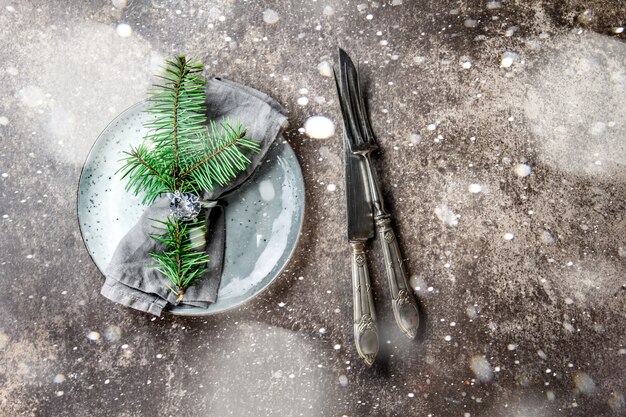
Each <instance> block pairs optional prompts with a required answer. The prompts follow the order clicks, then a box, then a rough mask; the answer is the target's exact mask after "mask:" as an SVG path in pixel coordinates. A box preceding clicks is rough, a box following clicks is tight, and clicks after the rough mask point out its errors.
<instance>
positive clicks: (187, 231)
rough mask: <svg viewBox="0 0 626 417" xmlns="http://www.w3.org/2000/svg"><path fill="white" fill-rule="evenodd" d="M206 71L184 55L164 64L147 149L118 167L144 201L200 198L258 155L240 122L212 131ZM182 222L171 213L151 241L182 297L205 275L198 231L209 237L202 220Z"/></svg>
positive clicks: (151, 110)
mask: <svg viewBox="0 0 626 417" xmlns="http://www.w3.org/2000/svg"><path fill="white" fill-rule="evenodd" d="M203 69H204V67H203V66H202V65H201V64H197V63H194V62H192V61H191V60H188V59H186V58H185V57H184V56H179V57H177V58H176V59H174V60H171V61H170V60H168V61H166V65H165V68H164V71H163V74H162V75H161V76H160V77H159V79H160V80H162V84H160V85H156V86H154V88H153V89H152V90H151V96H150V98H149V101H150V103H151V105H150V107H149V108H148V110H147V111H148V112H149V113H150V114H152V115H153V116H154V117H153V118H152V119H151V120H150V121H149V122H148V123H146V125H145V126H146V127H147V128H148V133H147V134H146V136H145V137H144V144H142V145H141V146H139V147H137V148H136V149H131V151H130V152H127V153H126V155H127V157H125V158H124V159H123V161H124V165H123V166H122V167H121V168H120V169H119V170H118V172H121V173H122V178H128V183H127V184H126V189H127V190H128V191H131V192H132V193H133V194H135V195H139V194H142V193H143V195H144V196H143V203H144V204H152V203H153V202H154V201H155V200H156V198H157V197H159V196H160V195H162V194H163V193H166V192H171V193H175V192H180V193H185V192H193V193H195V194H200V192H202V191H204V190H212V189H214V188H215V186H216V185H220V186H225V185H227V184H228V183H229V182H230V181H232V180H233V179H234V178H235V177H236V176H237V175H238V174H240V173H241V172H243V171H245V169H246V167H247V166H248V165H249V163H250V159H249V158H248V156H247V154H249V153H254V152H258V151H259V150H260V147H259V145H258V144H257V143H256V142H255V141H253V140H251V139H249V138H246V137H245V136H246V130H245V128H244V127H243V126H241V124H239V123H237V124H235V126H234V127H233V125H232V122H230V121H226V122H224V123H222V125H221V126H220V128H218V127H217V124H216V123H215V122H211V123H210V124H209V125H208V126H207V119H206V114H205V113H206V105H205V102H206V95H205V85H206V82H205V80H204V79H203V78H201V77H200V76H199V73H201V72H202V71H203ZM205 216H206V213H205V212H201V213H200V217H199V219H198V220H194V221H189V222H184V221H182V220H180V219H178V218H175V217H173V216H170V217H168V218H167V220H165V221H159V224H160V229H161V232H162V234H157V235H153V236H152V238H153V239H155V240H156V241H158V242H159V243H161V244H162V245H163V247H164V249H163V251H162V252H152V253H150V255H151V257H152V258H153V259H154V260H155V262H156V264H155V268H156V269H157V270H158V271H160V272H161V273H162V274H163V275H165V276H166V277H167V278H168V280H169V284H168V288H170V290H171V291H173V292H174V293H175V294H176V295H177V302H180V301H181V300H182V297H183V294H184V290H185V288H187V287H188V286H190V285H194V284H195V283H196V282H197V281H198V280H199V279H200V278H201V277H202V275H203V273H204V272H205V271H206V265H207V262H208V261H209V259H208V256H207V254H206V253H205V252H204V251H203V250H199V249H200V248H199V246H202V245H203V244H204V243H201V244H199V243H198V242H194V240H195V238H194V234H199V235H200V236H201V237H202V238H204V234H205V233H206V230H205V226H204V223H203V221H202V220H201V219H202V218H203V217H205Z"/></svg>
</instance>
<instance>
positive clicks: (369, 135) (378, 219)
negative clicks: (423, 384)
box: [335, 49, 419, 338]
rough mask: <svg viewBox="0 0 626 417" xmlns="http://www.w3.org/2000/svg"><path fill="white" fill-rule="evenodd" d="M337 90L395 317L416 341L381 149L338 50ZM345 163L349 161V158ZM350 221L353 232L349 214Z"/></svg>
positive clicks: (353, 73) (353, 72) (355, 79)
mask: <svg viewBox="0 0 626 417" xmlns="http://www.w3.org/2000/svg"><path fill="white" fill-rule="evenodd" d="M335 76H336V75H335ZM337 89H338V93H339V101H340V104H341V110H342V115H343V122H344V143H345V145H346V147H347V148H348V149H349V153H351V155H352V156H353V157H358V158H359V159H360V161H361V165H359V166H360V167H361V169H362V172H363V174H362V178H363V180H362V181H361V182H362V183H365V184H366V186H365V188H366V189H367V190H368V192H367V193H366V195H367V196H368V204H370V208H369V209H370V210H371V211H372V212H373V220H374V222H375V224H376V228H377V229H378V240H379V242H380V244H381V246H382V250H383V255H384V258H385V270H386V273H387V279H388V282H389V290H390V293H391V297H392V309H393V313H394V317H395V320H396V323H397V324H398V326H399V327H400V329H401V330H402V331H403V332H404V333H405V334H406V335H407V336H408V337H409V338H414V337H415V336H416V334H417V329H418V327H419V313H418V308H417V302H416V300H415V297H414V296H413V293H412V291H411V289H410V287H409V285H408V281H407V273H406V270H405V269H404V265H403V262H402V254H401V253H400V248H399V246H398V241H397V239H396V235H395V233H394V231H393V228H392V226H391V215H390V214H389V212H387V210H386V209H385V204H384V202H383V198H382V194H381V191H380V185H379V182H378V178H377V176H376V171H375V170H374V169H373V168H372V157H371V153H372V152H373V151H375V150H376V149H378V143H377V141H376V138H375V136H374V133H373V131H372V127H371V123H370V120H369V116H368V114H367V111H366V109H365V103H364V100H363V94H362V92H361V86H360V83H359V75H358V71H357V69H356V67H355V66H354V64H353V63H352V60H351V59H350V57H349V56H348V54H347V53H346V52H345V51H344V50H343V49H339V79H338V80H337ZM346 153H348V151H346ZM346 161H348V159H347V156H346ZM355 167H356V164H355V163H351V164H350V170H355V171H356V168H355ZM347 171H348V166H346V173H347ZM351 175H353V176H355V175H356V173H355V172H352V171H351ZM354 184H356V182H354V181H353V182H352V183H350V184H348V183H346V189H347V190H349V189H350V187H354V186H355V185H354ZM347 195H348V205H349V206H350V204H355V203H354V201H353V202H352V203H350V198H351V195H350V193H348V194H347ZM352 198H353V197H352ZM348 219H349V220H348V223H349V228H350V214H349V215H348ZM359 238H360V242H362V243H363V244H364V243H365V242H366V241H367V240H368V239H369V236H365V234H363V235H359ZM372 311H373V310H372Z"/></svg>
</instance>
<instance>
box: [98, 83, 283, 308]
mask: <svg viewBox="0 0 626 417" xmlns="http://www.w3.org/2000/svg"><path fill="white" fill-rule="evenodd" d="M206 98H207V103H206V106H207V118H208V119H209V120H214V121H216V122H217V123H218V124H219V123H220V122H221V121H226V120H230V121H239V122H241V124H242V125H243V126H244V127H245V128H246V130H247V135H246V136H247V137H249V138H252V139H254V140H256V141H257V142H258V143H259V145H260V147H261V150H260V152H258V153H256V154H254V155H252V156H251V161H252V162H251V163H250V164H249V165H248V167H247V169H246V170H245V171H244V172H242V173H241V174H239V175H238V176H237V178H236V179H235V180H233V181H232V182H231V183H229V184H228V185H226V186H225V187H216V188H215V189H214V190H206V191H205V192H203V193H202V195H201V196H199V197H200V199H201V200H203V201H217V205H216V206H215V207H213V208H205V210H206V212H207V214H206V220H205V221H206V224H205V226H206V230H207V234H206V247H205V249H204V250H205V251H206V253H207V254H208V256H209V259H210V260H209V264H208V270H207V271H206V272H205V274H204V275H203V277H202V279H201V280H200V281H199V282H198V283H197V284H196V285H194V286H191V287H189V288H187V289H186V290H185V296H184V298H183V301H182V302H181V303H180V304H179V305H182V306H194V307H202V308H206V307H208V306H209V305H210V304H211V303H214V302H215V301H216V300H217V291H218V289H219V285H220V280H221V275H222V266H223V261H224V244H225V241H226V229H225V215H224V207H223V206H222V205H220V202H219V199H220V197H222V196H223V195H224V194H226V193H228V192H229V191H232V190H234V189H236V188H237V187H239V186H240V185H241V184H242V183H244V182H245V181H246V180H247V179H248V178H250V176H251V175H252V173H253V172H254V170H255V169H256V168H257V167H258V166H259V165H260V164H261V163H262V162H263V160H264V158H265V155H266V153H267V151H268V149H269V147H270V146H271V145H272V143H273V142H274V141H275V139H276V138H277V137H278V135H279V134H280V132H281V131H282V130H283V129H284V128H286V127H287V116H286V111H285V109H283V108H282V107H281V106H280V104H278V102H276V101H275V100H274V99H273V98H271V97H270V96H268V95H267V94H264V93H262V92H260V91H258V90H255V89H253V88H250V87H247V86H244V85H241V84H238V83H235V82H233V81H228V80H224V79H221V78H213V79H210V80H208V81H207V85H206ZM169 203H170V200H169V198H167V197H165V196H163V197H160V198H158V199H157V200H156V201H155V202H154V204H152V205H151V206H149V207H148V208H147V209H146V211H145V212H144V214H143V215H142V216H141V219H140V220H139V222H138V223H137V224H136V225H135V226H133V228H132V229H131V230H130V231H129V232H128V233H127V234H126V235H125V236H124V237H123V238H122V240H121V241H120V243H119V244H118V246H117V248H116V249H115V252H114V254H113V258H112V259H111V263H110V264H109V266H108V267H107V269H106V271H105V276H106V279H105V281H104V285H103V286H102V289H101V291H100V292H101V294H102V295H103V296H105V297H106V298H108V299H110V300H112V301H114V302H116V303H119V304H122V305H125V306H128V307H132V308H134V309H136V310H140V311H144V312H147V313H151V314H154V315H156V316H160V315H161V312H162V311H163V310H164V309H166V308H167V307H170V306H173V305H176V294H174V293H172V291H170V290H169V289H168V288H167V284H168V283H169V280H168V279H167V277H165V276H164V275H162V274H161V273H160V272H158V271H157V270H156V269H155V268H153V267H151V265H154V263H155V261H154V260H153V259H152V257H151V256H150V252H151V251H156V252H159V251H161V250H162V249H163V247H162V245H161V244H160V243H158V242H157V241H156V240H154V239H152V238H151V237H150V235H151V234H155V233H157V232H158V229H155V226H156V224H155V222H154V221H153V220H152V219H157V220H165V218H166V217H167V216H168V215H169V213H170V208H169Z"/></svg>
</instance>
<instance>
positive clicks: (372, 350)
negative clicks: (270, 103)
mask: <svg viewBox="0 0 626 417" xmlns="http://www.w3.org/2000/svg"><path fill="white" fill-rule="evenodd" d="M335 75H336V74H335ZM335 79H336V77H335ZM336 80H337V79H336ZM337 92H338V94H339V97H340V101H341V97H342V89H341V86H340V84H339V81H338V80H337ZM345 123H346V117H345V115H344V133H343V140H344V168H345V186H346V187H345V189H346V206H347V223H348V241H349V243H350V247H351V266H352V292H353V307H354V322H353V327H354V342H355V345H356V349H357V352H358V354H359V356H361V357H362V358H363V360H364V361H365V363H366V364H367V365H369V366H371V365H372V364H373V363H374V359H375V358H376V355H377V353H378V345H379V343H378V328H377V325H376V310H375V308H374V297H373V294H372V287H371V283H370V278H369V272H368V265H367V256H366V254H365V244H366V243H367V241H368V240H370V239H371V238H373V237H374V231H375V228H374V213H373V208H372V202H371V198H370V196H369V186H368V183H367V181H368V180H367V174H366V172H365V169H364V163H363V159H362V158H361V157H359V156H357V155H354V154H352V152H351V151H350V146H349V138H348V136H349V134H350V133H349V129H348V128H347V126H346V125H345Z"/></svg>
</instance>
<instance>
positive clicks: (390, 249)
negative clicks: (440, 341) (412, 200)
mask: <svg viewBox="0 0 626 417" xmlns="http://www.w3.org/2000/svg"><path fill="white" fill-rule="evenodd" d="M376 226H377V228H378V234H379V240H380V244H381V246H382V248H383V254H384V256H385V268H386V270H387V279H388V281H389V291H390V292H391V298H392V308H393V315H394V317H395V318H396V323H398V326H399V327H400V329H401V330H402V331H403V332H404V333H405V334H406V335H407V336H408V337H409V338H411V339H413V338H415V335H416V334H417V328H418V327H419V322H420V320H419V313H418V309H417V302H416V301H415V297H414V296H413V292H412V291H411V288H410V287H409V284H408V282H407V276H406V271H405V270H404V265H403V264H402V255H401V254H400V248H399V247H398V241H397V240H396V234H395V233H394V232H393V229H392V228H391V219H390V218H389V215H388V214H385V215H382V216H379V217H377V218H376Z"/></svg>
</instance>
